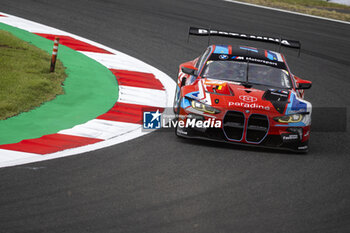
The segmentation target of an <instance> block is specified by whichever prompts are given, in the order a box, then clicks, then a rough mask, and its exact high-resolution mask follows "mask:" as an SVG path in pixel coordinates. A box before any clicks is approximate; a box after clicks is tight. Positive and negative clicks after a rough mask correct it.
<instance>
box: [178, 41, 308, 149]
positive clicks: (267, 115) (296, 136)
mask: <svg viewBox="0 0 350 233" xmlns="http://www.w3.org/2000/svg"><path fill="white" fill-rule="evenodd" d="M310 87H311V82H310V81H306V80H302V79H300V78H298V77H296V76H295V75H293V74H292V73H291V71H290V70H289V67H288V65H287V63H286V61H285V58H284V56H283V55H282V54H281V53H278V52H274V51H268V50H264V49H258V48H253V47H248V46H237V45H211V46H209V47H208V48H207V49H206V50H205V52H204V53H203V54H202V55H201V56H200V57H198V58H196V59H194V60H193V61H189V62H186V63H183V64H181V65H180V67H179V74H178V82H177V90H176V94H175V100H174V112H175V113H176V115H177V116H178V120H179V121H182V123H184V124H183V126H184V125H185V126H186V124H185V123H186V122H190V124H187V127H179V126H180V124H178V126H177V127H176V130H175V131H176V134H177V135H178V136H181V137H187V138H203V139H209V140H215V141H225V142H231V143H239V144H246V145H253V146H262V147H269V148H280V149H287V150H293V151H298V152H307V151H308V142H309V137H310V125H311V110H312V107H311V104H310V103H309V102H307V101H305V100H304V99H303V97H304V89H308V88H310ZM194 121H202V122H205V121H209V124H207V127H203V124H194ZM218 121H219V122H221V123H219V124H216V123H217V122H218ZM210 122H215V124H216V125H214V124H210ZM215 126H216V127H215Z"/></svg>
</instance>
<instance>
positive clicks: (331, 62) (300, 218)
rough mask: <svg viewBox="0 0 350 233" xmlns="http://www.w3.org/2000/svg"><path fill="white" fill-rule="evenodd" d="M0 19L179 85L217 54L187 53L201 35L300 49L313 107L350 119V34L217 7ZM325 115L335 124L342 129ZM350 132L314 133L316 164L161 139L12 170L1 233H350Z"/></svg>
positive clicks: (52, 11)
mask: <svg viewBox="0 0 350 233" xmlns="http://www.w3.org/2000/svg"><path fill="white" fill-rule="evenodd" d="M0 8H1V11H4V12H7V13H9V14H14V15H18V16H21V17H24V18H27V19H30V20H33V21H36V22H40V23H43V24H46V25H49V26H53V27H57V28H59V29H62V30H66V31H68V32H71V33H74V34H77V35H80V36H83V37H86V38H88V39H91V40H94V41H97V42H100V43H102V44H104V45H106V46H109V47H112V48H115V49H118V50H120V51H123V52H125V53H128V54H130V55H132V56H135V57H137V58H140V59H142V60H143V61H145V62H147V63H149V64H151V65H153V66H155V67H157V68H159V69H161V70H162V71H164V72H166V73H167V74H168V75H170V76H172V77H174V78H175V76H176V72H177V66H178V65H179V64H180V63H182V62H184V61H187V60H190V59H192V58H194V57H196V56H197V55H199V53H200V52H201V51H202V50H204V48H205V46H206V43H207V42H206V40H205V39H204V38H203V39H192V40H191V41H190V43H189V44H187V43H186V39H187V35H186V33H187V28H188V26H189V25H190V24H191V25H197V26H200V25H203V26H206V25H208V26H209V25H210V26H211V28H215V27H216V28H220V29H234V30H235V31H242V32H248V33H249V32H250V33H253V32H256V33H261V34H268V35H283V36H285V37H291V38H293V39H299V40H301V41H302V44H303V51H302V54H301V57H300V58H297V56H296V54H297V53H296V52H294V51H290V50H285V51H284V53H285V55H286V56H287V59H288V62H289V65H290V67H291V69H292V70H293V71H294V73H295V74H297V75H298V76H300V77H302V78H305V79H310V80H312V81H313V87H312V89H311V90H309V91H308V92H307V94H306V96H307V99H308V100H310V101H311V102H312V103H313V105H314V106H317V107H343V108H344V107H346V108H348V107H349V102H350V94H349V90H350V85H349V73H350V63H349V61H350V53H349V52H350V41H349V38H350V26H349V25H346V24H340V23H335V22H329V21H324V20H318V19H313V18H308V17H303V16H296V15H291V14H285V13H279V12H273V11H269V10H263V9H257V8H253V7H248V6H242V5H236V4H231V3H226V2H222V1H208V0H192V1H180V0H179V1H162V0H158V1H155V0H151V1H130V0H129V1H126V0H122V1H112V0H104V1H92V0H90V1H82V0H81V1H78V0H77V1H70V0H56V1H49V0H32V1H28V0H21V1H13V0H1V5H0ZM225 40H226V42H227V39H225ZM215 42H217V43H219V42H221V40H219V39H215ZM228 42H231V43H240V44H246V45H253V46H258V47H265V48H276V47H274V45H264V44H261V43H258V42H242V41H237V40H234V41H232V40H230V41H228ZM323 115H324V116H325V118H326V121H325V123H332V121H336V119H334V118H332V117H329V119H328V118H327V116H329V115H330V114H329V113H324V114H323ZM347 123H348V125H349V121H347ZM348 132H349V129H347V131H345V132H313V133H312V135H311V143H310V146H311V148H310V152H309V153H308V154H307V155H298V154H293V153H287V152H280V151H273V150H261V149H252V148H245V147H238V146H231V145H228V144H221V143H210V142H203V141H198V140H181V139H178V138H176V137H175V136H174V133H173V132H169V131H166V132H163V131H158V132H155V133H152V134H148V135H146V136H143V137H141V138H137V139H135V140H132V141H128V142H125V143H122V144H119V145H115V146H112V147H109V148H104V149H101V150H98V151H95V152H90V153H86V154H83V155H77V156H72V157H67V158H61V159H55V160H50V161H45V162H40V163H34V164H27V165H22V166H16V167H11V168H5V169H0V184H1V185H0V232H6V233H8V232H143V233H144V232H152V233H154V232H174V233H175V232H176V233H179V232H239V233H243V232H249V233H253V232H259V233H260V232H269V233H272V232H276V233H277V232H279V233H280V232H300V233H301V232H305V233H311V232H317V233H320V232H327V233H328V232H337V233H338V232H344V233H345V232H349V231H350V220H349V219H350V200H349V198H350V187H349V184H350V179H349V177H350V176H349V165H350V163H349V162H350V159H349V146H350V143H349V133H348Z"/></svg>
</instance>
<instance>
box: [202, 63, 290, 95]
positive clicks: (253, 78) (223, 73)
mask: <svg viewBox="0 0 350 233" xmlns="http://www.w3.org/2000/svg"><path fill="white" fill-rule="evenodd" d="M247 66H249V67H247ZM247 71H248V75H247ZM202 77H204V78H211V79H219V80H227V81H236V82H247V81H248V82H249V83H251V84H260V85H266V86H273V87H276V88H291V87H292V86H291V82H290V78H289V76H288V72H287V71H285V70H283V69H278V68H275V67H272V66H267V65H260V64H256V63H246V62H237V61H208V62H207V64H206V65H205V67H204V69H203V72H202ZM247 78H248V80H247Z"/></svg>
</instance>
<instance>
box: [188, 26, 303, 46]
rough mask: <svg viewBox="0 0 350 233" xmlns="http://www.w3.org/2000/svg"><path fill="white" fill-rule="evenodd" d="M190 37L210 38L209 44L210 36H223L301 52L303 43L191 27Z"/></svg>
mask: <svg viewBox="0 0 350 233" xmlns="http://www.w3.org/2000/svg"><path fill="white" fill-rule="evenodd" d="M190 35H195V36H209V39H208V43H209V41H210V36H223V37H233V38H238V39H246V40H258V41H264V42H270V43H275V44H279V45H280V46H286V47H290V48H295V49H299V52H300V48H301V43H300V41H297V40H290V39H285V38H276V37H271V36H262V35H252V34H247V33H241V32H228V31H222V30H214V29H208V28H197V27H190V28H189V31H188V36H190Z"/></svg>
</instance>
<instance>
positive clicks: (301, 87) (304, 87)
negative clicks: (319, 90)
mask: <svg viewBox="0 0 350 233" xmlns="http://www.w3.org/2000/svg"><path fill="white" fill-rule="evenodd" d="M311 86H312V84H311V82H310V83H299V85H298V87H297V89H310V88H311Z"/></svg>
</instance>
